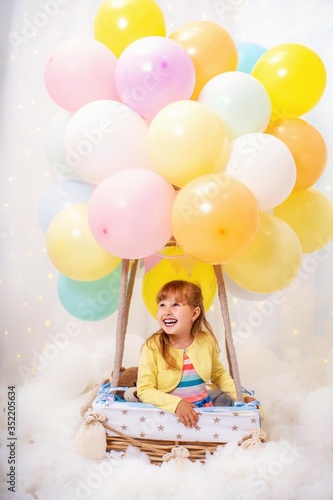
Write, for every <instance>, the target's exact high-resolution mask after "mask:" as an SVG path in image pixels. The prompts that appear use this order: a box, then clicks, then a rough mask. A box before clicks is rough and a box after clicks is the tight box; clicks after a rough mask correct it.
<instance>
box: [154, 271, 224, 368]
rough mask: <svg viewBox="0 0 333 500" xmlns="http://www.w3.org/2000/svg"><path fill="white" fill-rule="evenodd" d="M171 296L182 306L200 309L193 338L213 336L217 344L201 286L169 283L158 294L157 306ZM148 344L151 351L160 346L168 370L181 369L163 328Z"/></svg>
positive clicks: (187, 282)
mask: <svg viewBox="0 0 333 500" xmlns="http://www.w3.org/2000/svg"><path fill="white" fill-rule="evenodd" d="M171 295H172V296H174V298H175V300H176V301H177V302H179V303H181V304H188V305H189V306H190V307H192V308H193V309H194V308H196V307H199V308H200V314H199V316H198V317H197V318H196V320H195V321H194V322H193V324H192V328H191V333H192V335H193V337H194V338H196V337H203V336H205V335H211V336H212V337H213V338H214V340H215V341H216V343H217V339H216V337H215V335H214V332H213V329H212V327H211V326H210V324H209V322H208V321H207V319H206V316H205V309H204V304H203V296H202V292H201V288H200V286H199V285H197V284H195V283H191V282H190V281H183V280H173V281H169V282H168V283H166V284H165V285H163V286H162V288H161V289H160V291H159V292H158V294H157V297H156V302H157V304H159V303H160V302H163V300H166V299H168V297H170V296H171ZM146 344H147V346H148V347H149V348H150V349H152V348H153V347H156V346H158V348H159V350H160V352H161V354H162V356H163V358H164V360H165V362H166V364H167V367H168V368H174V369H177V370H178V369H179V368H180V367H179V366H178V365H177V362H176V359H175V358H174V356H173V355H172V352H171V349H170V347H171V342H170V338H169V335H168V334H167V333H165V331H164V330H163V329H162V328H161V329H160V330H158V331H157V332H155V333H154V334H153V335H152V336H151V337H149V338H148V339H147V340H146Z"/></svg>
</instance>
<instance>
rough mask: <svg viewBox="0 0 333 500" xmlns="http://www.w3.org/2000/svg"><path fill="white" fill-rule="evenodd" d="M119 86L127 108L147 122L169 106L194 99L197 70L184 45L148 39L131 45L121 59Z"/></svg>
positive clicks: (165, 39) (117, 67)
mask: <svg viewBox="0 0 333 500" xmlns="http://www.w3.org/2000/svg"><path fill="white" fill-rule="evenodd" d="M115 83H116V88H117V91H118V94H119V96H120V98H121V100H122V102H123V103H124V104H126V105H127V106H128V107H130V108H132V109H134V111H136V112H137V113H138V114H139V115H141V116H143V117H144V118H152V117H153V116H155V114H156V113H157V112H158V111H160V109H162V108H163V107H164V106H166V105H167V104H170V103H172V102H175V101H179V100H184V99H189V98H190V97H191V95H192V93H193V89H194V85H195V68H194V64H193V62H192V59H191V57H190V56H189V55H188V53H187V52H186V51H185V49H184V48H183V47H182V46H181V45H180V44H178V43H177V42H175V41H174V40H171V39H170V38H165V37H162V36H147V37H144V38H140V39H139V40H136V41H135V42H133V43H131V44H130V45H129V46H128V47H127V48H126V49H125V50H124V51H123V52H122V54H121V55H120V56H119V59H118V61H117V64H116V69H115Z"/></svg>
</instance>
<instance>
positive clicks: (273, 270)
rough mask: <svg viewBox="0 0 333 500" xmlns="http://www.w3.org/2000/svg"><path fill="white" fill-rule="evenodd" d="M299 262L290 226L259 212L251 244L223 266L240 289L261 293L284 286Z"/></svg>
mask: <svg viewBox="0 0 333 500" xmlns="http://www.w3.org/2000/svg"><path fill="white" fill-rule="evenodd" d="M301 263H302V248H301V244H300V242H299V240H298V238H297V236H296V234H295V232H294V231H293V230H292V228H291V227H290V226H289V225H288V224H287V223H286V222H285V221H283V220H282V219H280V218H278V217H275V216H274V215H270V214H267V213H262V214H261V216H260V228H259V231H258V234H257V237H256V239H255V240H254V242H253V243H252V245H251V246H250V247H249V248H248V249H247V250H246V251H245V252H244V253H243V254H242V255H240V256H239V257H237V258H236V259H234V260H232V261H231V262H228V263H227V264H226V265H225V266H224V269H225V271H226V273H227V274H228V276H229V277H230V278H231V279H232V280H233V281H234V282H235V283H236V284H237V285H239V286H240V287H242V288H243V289H245V290H247V291H249V292H254V293H260V294H264V293H273V292H276V291H278V290H282V289H283V288H285V287H287V286H288V285H289V284H290V283H291V282H292V281H293V280H294V279H295V277H296V276H297V274H298V272H299V270H300V267H301Z"/></svg>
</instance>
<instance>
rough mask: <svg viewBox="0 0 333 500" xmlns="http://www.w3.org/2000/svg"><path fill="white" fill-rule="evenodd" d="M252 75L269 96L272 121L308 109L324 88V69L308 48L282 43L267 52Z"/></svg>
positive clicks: (300, 113) (296, 44) (316, 101)
mask: <svg viewBox="0 0 333 500" xmlns="http://www.w3.org/2000/svg"><path fill="white" fill-rule="evenodd" d="M252 75H253V76H254V77H255V78H257V79H258V80H259V81H260V82H261V83H262V84H263V85H264V86H265V87H266V90H267V91H268V93H269V96H270V98H271V102H272V116H273V118H275V119H276V118H283V117H289V118H291V117H298V116H301V115H304V114H305V113H307V112H308V111H310V109H312V108H313V107H314V106H315V105H316V104H317V103H318V101H319V100H320V99H321V97H322V95H323V93H324V90H325V86H326V69H325V66H324V63H323V61H322V60H321V58H320V57H319V56H318V54H316V52H314V51H313V50H312V49H310V48H309V47H306V46H305V45H301V44H298V43H285V44H282V45H277V46H276V47H273V48H272V49H270V50H267V51H266V52H265V53H264V54H263V55H262V56H261V57H260V58H259V59H258V61H257V63H256V64H255V66H254V68H253V70H252Z"/></svg>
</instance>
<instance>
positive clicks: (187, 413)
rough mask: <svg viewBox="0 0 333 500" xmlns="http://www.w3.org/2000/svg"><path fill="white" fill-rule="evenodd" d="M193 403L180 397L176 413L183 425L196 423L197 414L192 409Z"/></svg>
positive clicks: (191, 425) (193, 425) (192, 425)
mask: <svg viewBox="0 0 333 500" xmlns="http://www.w3.org/2000/svg"><path fill="white" fill-rule="evenodd" d="M193 408H196V406H195V405H193V404H191V403H189V402H188V401H185V399H182V400H181V401H180V403H179V404H178V406H177V408H176V415H177V416H178V417H179V420H180V421H181V423H182V424H184V425H185V427H191V428H192V427H195V426H196V425H197V423H198V419H199V417H198V414H197V412H196V411H194V409H193Z"/></svg>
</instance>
